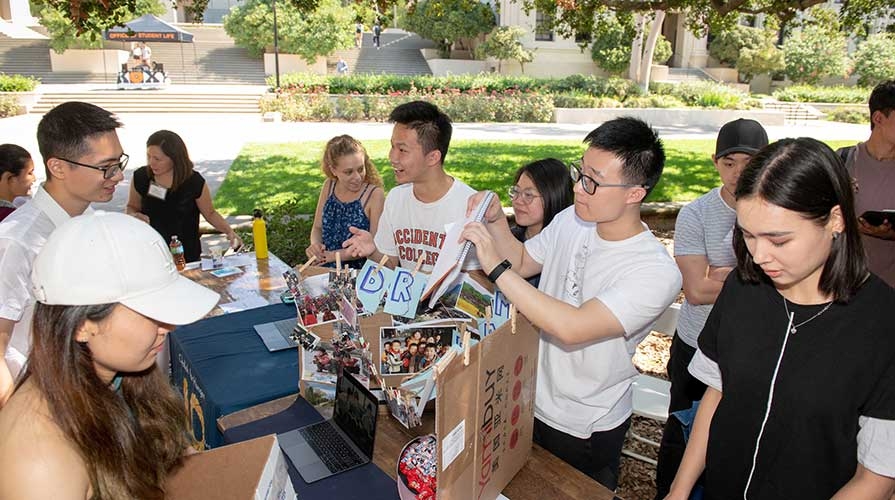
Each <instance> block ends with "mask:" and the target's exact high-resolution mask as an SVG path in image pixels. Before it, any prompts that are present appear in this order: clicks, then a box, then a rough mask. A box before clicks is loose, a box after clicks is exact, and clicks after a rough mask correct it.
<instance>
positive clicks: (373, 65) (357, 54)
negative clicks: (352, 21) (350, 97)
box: [327, 31, 435, 75]
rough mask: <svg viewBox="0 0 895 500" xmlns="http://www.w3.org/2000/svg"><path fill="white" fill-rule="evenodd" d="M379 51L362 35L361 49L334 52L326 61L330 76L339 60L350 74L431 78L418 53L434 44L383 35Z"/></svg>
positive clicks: (367, 35)
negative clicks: (343, 60)
mask: <svg viewBox="0 0 895 500" xmlns="http://www.w3.org/2000/svg"><path fill="white" fill-rule="evenodd" d="M380 39H381V44H380V48H379V49H377V48H376V47H373V34H372V33H364V37H363V44H362V45H361V48H360V49H359V50H358V49H350V50H340V51H336V52H335V53H334V54H333V55H331V56H330V57H328V58H327V65H328V66H329V68H330V72H334V71H335V64H336V61H338V60H339V57H340V56H341V57H343V58H344V59H345V62H347V63H348V67H349V68H350V71H351V73H389V74H393V75H431V74H432V71H431V70H430V69H429V64H428V63H427V62H426V59H425V58H423V56H422V54H421V53H420V49H423V48H435V44H434V43H432V42H431V41H429V40H424V39H422V38H420V37H419V36H418V35H415V34H412V33H406V32H402V31H398V32H385V33H383V34H382V35H381V36H380Z"/></svg>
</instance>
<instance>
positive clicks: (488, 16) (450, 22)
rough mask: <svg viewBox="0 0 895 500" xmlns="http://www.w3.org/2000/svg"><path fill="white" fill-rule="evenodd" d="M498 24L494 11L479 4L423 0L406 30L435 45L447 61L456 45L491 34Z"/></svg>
mask: <svg viewBox="0 0 895 500" xmlns="http://www.w3.org/2000/svg"><path fill="white" fill-rule="evenodd" d="M495 24H496V23H495V19H494V11H492V10H491V7H489V6H488V5H485V4H483V3H481V2H479V1H478V0H420V1H419V2H418V3H417V4H416V6H414V7H413V9H412V10H410V11H409V12H408V13H407V19H406V21H405V26H404V27H405V28H406V29H407V30H408V31H412V32H414V33H416V34H418V35H419V36H421V37H423V38H427V39H429V40H432V41H433V42H435V43H436V44H437V45H438V50H439V52H441V54H442V55H443V56H445V57H447V56H449V55H450V51H451V46H452V45H453V44H454V42H456V41H457V40H460V39H461V38H473V37H476V36H478V35H479V34H482V33H488V32H490V31H491V29H492V28H493V27H494V25H495Z"/></svg>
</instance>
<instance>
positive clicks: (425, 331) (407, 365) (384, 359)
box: [379, 326, 456, 375]
mask: <svg viewBox="0 0 895 500" xmlns="http://www.w3.org/2000/svg"><path fill="white" fill-rule="evenodd" d="M455 330H456V328H454V327H451V326H423V327H410V328H400V329H399V328H381V329H380V336H379V348H380V351H381V352H380V373H381V374H382V375H400V374H407V373H417V372H421V371H423V370H425V369H427V368H429V367H430V366H432V365H433V364H435V362H436V361H437V360H438V358H440V357H441V356H443V355H444V353H446V352H447V350H448V349H449V348H450V346H451V342H452V341H453V338H454V331H455Z"/></svg>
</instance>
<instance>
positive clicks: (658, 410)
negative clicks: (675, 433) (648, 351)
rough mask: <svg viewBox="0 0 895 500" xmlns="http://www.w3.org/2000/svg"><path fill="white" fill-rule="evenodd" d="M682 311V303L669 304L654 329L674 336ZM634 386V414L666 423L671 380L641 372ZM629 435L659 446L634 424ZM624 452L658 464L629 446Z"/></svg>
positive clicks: (649, 462)
mask: <svg viewBox="0 0 895 500" xmlns="http://www.w3.org/2000/svg"><path fill="white" fill-rule="evenodd" d="M680 312H681V305H680V304H671V305H670V306H668V309H666V310H665V312H663V313H662V315H661V316H659V319H657V320H656V324H655V325H654V326H653V331H654V332H657V333H661V334H663V335H667V336H669V337H673V336H674V331H675V329H676V328H677V317H678V315H679V314H680ZM632 387H633V390H634V414H635V415H639V416H641V417H646V418H651V419H653V420H658V421H659V422H662V423H665V421H666V420H668V404H669V402H670V401H671V382H668V381H667V380H662V379H660V378H658V377H653V376H650V375H643V374H641V375H638V376H637V378H636V379H635V380H634V383H633V384H632ZM628 435H629V436H630V437H631V438H632V439H636V440H637V441H640V442H641V443H646V444H648V445H650V446H654V447H655V448H656V449H658V448H659V443H657V442H656V441H653V440H652V439H647V438H645V437H643V436H641V435H639V434H637V433H636V432H634V426H633V425H632V426H631V428H630V429H629V430H628ZM622 454H623V455H625V456H629V457H631V458H634V459H637V460H641V461H643V462H646V463H648V464H652V465H653V466H655V465H656V461H655V460H653V459H652V458H649V457H646V456H643V455H641V454H639V453H637V452H635V451H634V450H631V449H628V448H625V449H623V450H622Z"/></svg>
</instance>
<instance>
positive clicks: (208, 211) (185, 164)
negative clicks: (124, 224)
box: [125, 130, 242, 262]
mask: <svg viewBox="0 0 895 500" xmlns="http://www.w3.org/2000/svg"><path fill="white" fill-rule="evenodd" d="M146 163H147V165H146V166H144V167H140V168H138V169H137V170H135V171H134V176H133V182H131V189H130V193H129V194H128V198H127V208H126V209H125V212H126V213H127V214H128V215H132V216H134V217H136V218H138V219H140V220H142V221H143V222H148V223H149V225H150V226H152V227H153V228H155V230H156V231H158V232H159V234H161V235H162V238H164V239H165V241H168V242H170V241H171V237H172V236H174V235H177V237H178V238H179V239H180V241H181V242H182V243H183V253H184V257H185V258H186V261H187V262H194V261H197V260H199V255H200V254H201V253H202V245H201V243H200V242H199V214H202V217H204V218H205V220H207V221H208V223H209V224H211V225H212V226H213V227H214V228H215V229H217V230H218V231H220V232H221V233H222V234H224V235H226V236H227V240H228V241H229V242H230V247H231V248H239V247H241V246H242V240H241V239H240V238H239V236H238V235H237V234H236V233H235V232H234V231H233V228H231V227H230V224H228V223H227V220H226V219H224V218H223V217H222V216H221V214H219V213H218V211H217V210H215V208H214V204H213V203H212V201H211V191H209V189H208V185H207V184H206V183H205V178H204V177H202V175H201V174H200V173H199V172H196V171H195V170H193V161H192V160H190V154H189V152H188V151H187V149H186V144H185V143H184V142H183V139H181V138H180V136H179V135H177V134H175V133H174V132H171V131H170V130H159V131H158V132H155V133H153V134H152V135H150V136H149V139H147V140H146Z"/></svg>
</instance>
